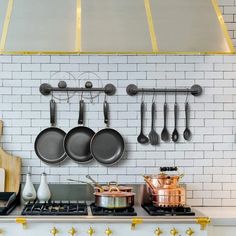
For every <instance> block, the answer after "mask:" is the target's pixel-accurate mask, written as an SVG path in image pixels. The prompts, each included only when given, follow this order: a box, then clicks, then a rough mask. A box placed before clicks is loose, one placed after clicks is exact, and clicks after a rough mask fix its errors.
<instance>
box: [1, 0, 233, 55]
mask: <svg viewBox="0 0 236 236" xmlns="http://www.w3.org/2000/svg"><path fill="white" fill-rule="evenodd" d="M15 1H19V0H15ZM75 1H76V9H75V11H76V19H75V22H76V23H75V25H76V26H75V43H74V48H75V50H72V51H67V50H62V51H60V50H52V51H50V50H37V49H36V50H7V49H6V47H5V45H6V42H7V37H8V30H9V25H10V21H11V17H12V14H13V13H14V12H13V7H14V0H8V7H7V10H6V14H5V20H4V23H3V30H2V32H0V36H1V38H0V55H1V54H2V55H21V54H22V55H55V54H56V55H65V54H68V55H84V54H88V55H89V54H103V55H111V54H112V55H119V54H121V55H124V54H125V55H137V54H138V55H211V54H235V49H234V46H233V43H232V40H231V38H230V36H229V33H228V30H227V27H226V25H225V22H224V19H223V16H222V14H221V11H220V9H219V6H218V4H217V0H207V1H210V2H211V4H212V7H213V9H214V12H215V14H216V16H217V19H218V22H219V26H220V28H221V30H222V34H223V35H224V39H225V44H227V47H228V50H225V51H220V50H219V51H215V50H214V51H212V50H209V51H207V50H203V51H185V50H180V51H167V50H162V49H161V46H160V45H159V43H158V40H159V37H158V33H157V31H155V27H154V24H155V23H156V22H155V21H154V17H153V15H152V11H153V9H152V4H151V0H142V1H143V11H144V12H145V15H146V25H147V29H148V32H149V40H150V42H149V43H150V45H151V48H150V51H143V50H135V51H128V50H124V51H119V50H114V51H113V50H92V51H90V50H83V40H85V39H83V37H84V35H83V34H82V28H83V23H84V21H83V11H82V9H83V8H82V4H85V2H86V0H75ZM90 1H93V0H90ZM113 1H119V0H113ZM139 1H141V0H139ZM157 1H160V2H161V1H164V0H157ZM191 1H195V0H191ZM196 1H197V0H196ZM12 12H13V13H12ZM16 40H17V39H16ZM172 40H175V39H174V38H172ZM98 44H99V43H98ZM98 46H99V45H98Z"/></svg>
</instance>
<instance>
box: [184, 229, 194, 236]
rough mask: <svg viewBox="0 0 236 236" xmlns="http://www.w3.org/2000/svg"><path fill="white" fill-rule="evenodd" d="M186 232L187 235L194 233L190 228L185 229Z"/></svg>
mask: <svg viewBox="0 0 236 236" xmlns="http://www.w3.org/2000/svg"><path fill="white" fill-rule="evenodd" d="M186 234H187V235H188V236H192V235H193V234H194V231H193V230H192V229H191V228H188V229H187V230H186Z"/></svg>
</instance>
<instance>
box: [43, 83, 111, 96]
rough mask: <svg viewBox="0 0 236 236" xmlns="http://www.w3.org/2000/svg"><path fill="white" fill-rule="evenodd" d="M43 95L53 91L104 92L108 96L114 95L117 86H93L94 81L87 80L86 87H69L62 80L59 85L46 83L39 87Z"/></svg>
mask: <svg viewBox="0 0 236 236" xmlns="http://www.w3.org/2000/svg"><path fill="white" fill-rule="evenodd" d="M39 91H40V93H41V94H42V95H44V96H47V95H50V94H51V93H52V92H66V93H68V92H104V93H105V94H106V95H108V96H112V95H114V94H115V92H116V87H115V86H114V85H113V84H106V85H105V86H104V87H103V88H93V83H92V82H91V81H87V82H86V83H85V87H67V84H66V82H65V81H60V82H59V83H58V87H52V86H51V85H50V84H47V83H44V84H41V85H40V87H39Z"/></svg>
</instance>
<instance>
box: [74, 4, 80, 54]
mask: <svg viewBox="0 0 236 236" xmlns="http://www.w3.org/2000/svg"><path fill="white" fill-rule="evenodd" d="M75 40H76V42H75V50H76V52H80V50H81V0H77V8H76V36H75Z"/></svg>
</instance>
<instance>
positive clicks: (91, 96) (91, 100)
mask: <svg viewBox="0 0 236 236" xmlns="http://www.w3.org/2000/svg"><path fill="white" fill-rule="evenodd" d="M90 102H91V103H93V95H92V92H91V91H90Z"/></svg>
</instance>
